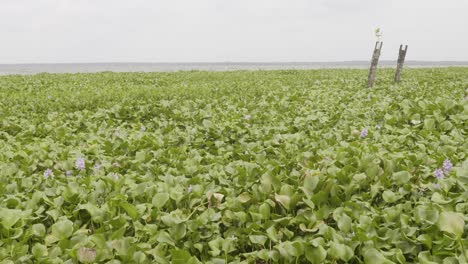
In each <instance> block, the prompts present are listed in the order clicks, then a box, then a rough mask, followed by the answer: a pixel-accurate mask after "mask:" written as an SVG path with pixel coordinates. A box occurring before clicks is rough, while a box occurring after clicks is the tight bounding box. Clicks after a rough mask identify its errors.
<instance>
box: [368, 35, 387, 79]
mask: <svg viewBox="0 0 468 264" xmlns="http://www.w3.org/2000/svg"><path fill="white" fill-rule="evenodd" d="M382 45H383V42H382V41H377V42H376V43H375V47H374V53H373V54H372V61H371V66H370V70H369V78H368V79H367V87H369V88H370V87H373V86H374V81H375V72H376V70H377V64H378V63H379V57H380V51H381V50H382Z"/></svg>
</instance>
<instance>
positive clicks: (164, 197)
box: [152, 193, 169, 208]
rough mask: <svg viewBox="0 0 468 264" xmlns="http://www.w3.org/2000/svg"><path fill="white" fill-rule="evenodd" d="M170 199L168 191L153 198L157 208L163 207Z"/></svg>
mask: <svg viewBox="0 0 468 264" xmlns="http://www.w3.org/2000/svg"><path fill="white" fill-rule="evenodd" d="M168 200H169V194H168V193H157V194H156V195H155V196H154V197H153V200H152V204H153V205H154V206H155V207H156V208H162V207H163V206H164V205H165V204H166V202H167V201H168Z"/></svg>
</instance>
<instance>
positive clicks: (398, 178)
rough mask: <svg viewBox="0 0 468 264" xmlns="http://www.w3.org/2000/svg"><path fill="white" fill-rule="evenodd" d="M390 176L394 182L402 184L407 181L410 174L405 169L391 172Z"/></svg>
mask: <svg viewBox="0 0 468 264" xmlns="http://www.w3.org/2000/svg"><path fill="white" fill-rule="evenodd" d="M392 178H393V180H394V181H395V183H396V184H398V185H403V184H405V183H407V182H409V180H410V179H411V174H410V173H409V172H407V171H399V172H395V173H393V175H392Z"/></svg>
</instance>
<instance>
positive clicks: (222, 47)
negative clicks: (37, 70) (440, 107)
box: [0, 0, 468, 64]
mask: <svg viewBox="0 0 468 264" xmlns="http://www.w3.org/2000/svg"><path fill="white" fill-rule="evenodd" d="M467 14H468V0H443V1H442V0H378V1H377V0H0V64H1V63H39V62H225V61H237V62H239V61H264V62H274V61H345V60H369V59H370V57H371V53H372V48H373V45H374V41H375V36H374V29H375V28H376V27H381V28H382V30H383V41H384V46H383V50H382V56H381V59H392V60H394V59H396V57H397V54H398V47H399V45H400V44H401V43H405V44H408V45H409V49H408V54H407V60H458V61H462V60H465V61H468V15H467Z"/></svg>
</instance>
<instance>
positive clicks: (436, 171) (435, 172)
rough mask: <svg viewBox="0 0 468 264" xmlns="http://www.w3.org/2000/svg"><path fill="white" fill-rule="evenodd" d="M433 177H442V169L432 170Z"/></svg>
mask: <svg viewBox="0 0 468 264" xmlns="http://www.w3.org/2000/svg"><path fill="white" fill-rule="evenodd" d="M434 177H436V178H437V179H439V180H440V179H442V178H443V177H444V171H443V170H441V169H437V170H435V171H434Z"/></svg>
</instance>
